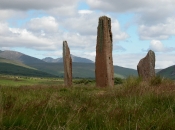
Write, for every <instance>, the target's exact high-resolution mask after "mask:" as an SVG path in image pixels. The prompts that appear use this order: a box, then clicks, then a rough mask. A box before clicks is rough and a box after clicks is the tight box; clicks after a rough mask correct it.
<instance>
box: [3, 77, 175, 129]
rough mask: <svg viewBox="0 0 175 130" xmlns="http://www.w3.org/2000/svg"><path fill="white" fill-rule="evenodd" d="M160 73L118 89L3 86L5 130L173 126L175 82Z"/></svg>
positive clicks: (158, 127) (119, 86)
mask: <svg viewBox="0 0 175 130" xmlns="http://www.w3.org/2000/svg"><path fill="white" fill-rule="evenodd" d="M155 78H157V79H153V80H156V83H155V81H154V82H153V81H152V80H151V81H149V82H144V81H142V80H141V79H140V78H137V77H129V78H127V79H126V80H122V84H119V85H116V86H115V87H114V88H97V87H95V86H94V84H93V83H92V84H93V85H91V84H90V83H88V85H84V84H78V85H75V84H74V86H73V87H72V88H64V87H63V86H61V85H59V86H48V87H47V86H42V85H38V86H21V87H4V86H1V87H0V89H1V93H0V101H1V102H0V103H1V107H0V108H1V109H0V110H1V113H0V117H1V118H2V119H1V118H0V119H1V120H0V121H1V122H0V123H1V124H0V129H2V130H6V129H13V130H17V129H21V130H23V129H25V130H31V129H32V130H35V129H36V130H42V129H49V130H57V129H62V130H64V129H65V130H69V129H70V130H72V129H77V130H89V129H93V130H113V129H118V130H122V129H123V130H124V129H126V130H127V129H131V130H133V129H136V130H139V129H141V130H142V129H147V130H149V129H150V130H152V129H154V130H165V129H169V130H171V129H172V130H173V129H174V126H175V84H174V81H171V80H167V79H162V78H160V77H155ZM159 78H160V79H161V82H159ZM157 81H158V82H157Z"/></svg>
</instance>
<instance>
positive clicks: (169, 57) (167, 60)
mask: <svg viewBox="0 0 175 130" xmlns="http://www.w3.org/2000/svg"><path fill="white" fill-rule="evenodd" d="M146 54H147V52H146V53H129V54H119V53H118V54H117V53H115V54H113V63H114V64H115V65H118V66H123V67H126V68H133V69H137V64H138V63H139V61H140V60H141V59H142V58H144V57H145V56H146ZM155 56H156V63H155V68H156V69H164V68H167V67H169V66H172V65H175V59H174V56H175V53H173V54H172V53H155Z"/></svg>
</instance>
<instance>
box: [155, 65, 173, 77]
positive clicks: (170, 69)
mask: <svg viewBox="0 0 175 130" xmlns="http://www.w3.org/2000/svg"><path fill="white" fill-rule="evenodd" d="M157 75H160V76H162V77H166V78H170V79H174V80H175V65H173V66H170V67H168V68H165V69H162V70H161V71H159V72H158V73H157Z"/></svg>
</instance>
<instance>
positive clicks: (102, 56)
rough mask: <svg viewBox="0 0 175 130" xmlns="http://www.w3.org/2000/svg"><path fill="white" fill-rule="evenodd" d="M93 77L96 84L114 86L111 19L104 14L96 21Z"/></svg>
mask: <svg viewBox="0 0 175 130" xmlns="http://www.w3.org/2000/svg"><path fill="white" fill-rule="evenodd" d="M95 78H96V86H99V87H107V86H111V87H113V86H114V68H113V58H112V32H111V19H110V18H108V17H106V16H102V17H100V18H99V22H98V28H97V45H96V59H95Z"/></svg>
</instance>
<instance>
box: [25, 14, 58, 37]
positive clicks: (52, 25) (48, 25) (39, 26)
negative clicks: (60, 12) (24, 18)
mask: <svg viewBox="0 0 175 130" xmlns="http://www.w3.org/2000/svg"><path fill="white" fill-rule="evenodd" d="M26 26H27V28H28V29H29V30H31V31H36V32H42V34H43V33H45V32H47V33H54V32H57V31H58V23H57V21H56V19H55V18H54V17H52V16H45V17H41V18H33V19H31V20H30V21H29V22H28V23H27V25H26Z"/></svg>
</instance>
